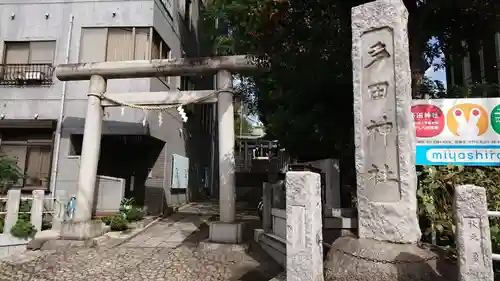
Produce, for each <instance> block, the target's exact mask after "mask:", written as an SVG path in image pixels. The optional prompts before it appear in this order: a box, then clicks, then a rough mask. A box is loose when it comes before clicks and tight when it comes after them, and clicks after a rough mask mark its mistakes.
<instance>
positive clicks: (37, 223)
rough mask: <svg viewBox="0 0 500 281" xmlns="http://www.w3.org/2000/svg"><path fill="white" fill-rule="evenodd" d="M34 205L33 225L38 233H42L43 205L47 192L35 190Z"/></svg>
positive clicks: (32, 209)
mask: <svg viewBox="0 0 500 281" xmlns="http://www.w3.org/2000/svg"><path fill="white" fill-rule="evenodd" d="M32 194H33V203H32V204H31V223H32V224H33V226H34V227H35V229H36V230H37V231H42V223H43V204H44V202H43V201H44V200H43V199H44V197H45V191H43V190H33V192H32Z"/></svg>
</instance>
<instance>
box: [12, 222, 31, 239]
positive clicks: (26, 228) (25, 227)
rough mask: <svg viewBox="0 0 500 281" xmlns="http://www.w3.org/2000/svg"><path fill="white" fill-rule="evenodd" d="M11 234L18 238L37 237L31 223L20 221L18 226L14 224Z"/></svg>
mask: <svg viewBox="0 0 500 281" xmlns="http://www.w3.org/2000/svg"><path fill="white" fill-rule="evenodd" d="M10 234H12V236H14V237H17V238H22V239H26V238H30V237H33V236H35V234H36V229H35V226H33V225H32V224H31V222H30V221H26V220H23V219H18V220H17V222H16V224H14V226H13V227H12V229H11V230H10Z"/></svg>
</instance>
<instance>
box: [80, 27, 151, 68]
mask: <svg viewBox="0 0 500 281" xmlns="http://www.w3.org/2000/svg"><path fill="white" fill-rule="evenodd" d="M152 30H153V28H151V27H112V28H82V39H81V42H80V62H99V61H127V60H149V59H150V56H151V54H152V52H153V51H154V49H153V48H152V47H151V42H150V41H151V40H150V38H151V36H150V34H151V33H152Z"/></svg>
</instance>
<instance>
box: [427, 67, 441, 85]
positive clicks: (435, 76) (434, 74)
mask: <svg viewBox="0 0 500 281" xmlns="http://www.w3.org/2000/svg"><path fill="white" fill-rule="evenodd" d="M425 75H426V76H427V77H429V78H430V79H432V80H440V81H442V82H443V84H444V85H445V86H446V71H445V70H444V69H439V70H438V71H434V68H433V67H431V68H429V69H427V71H426V72H425Z"/></svg>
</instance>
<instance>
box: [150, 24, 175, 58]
mask: <svg viewBox="0 0 500 281" xmlns="http://www.w3.org/2000/svg"><path fill="white" fill-rule="evenodd" d="M169 58H170V47H169V46H168V45H167V43H165V42H164V41H163V39H162V38H161V36H160V34H158V32H156V30H153V48H152V53H151V59H153V60H156V59H169Z"/></svg>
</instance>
